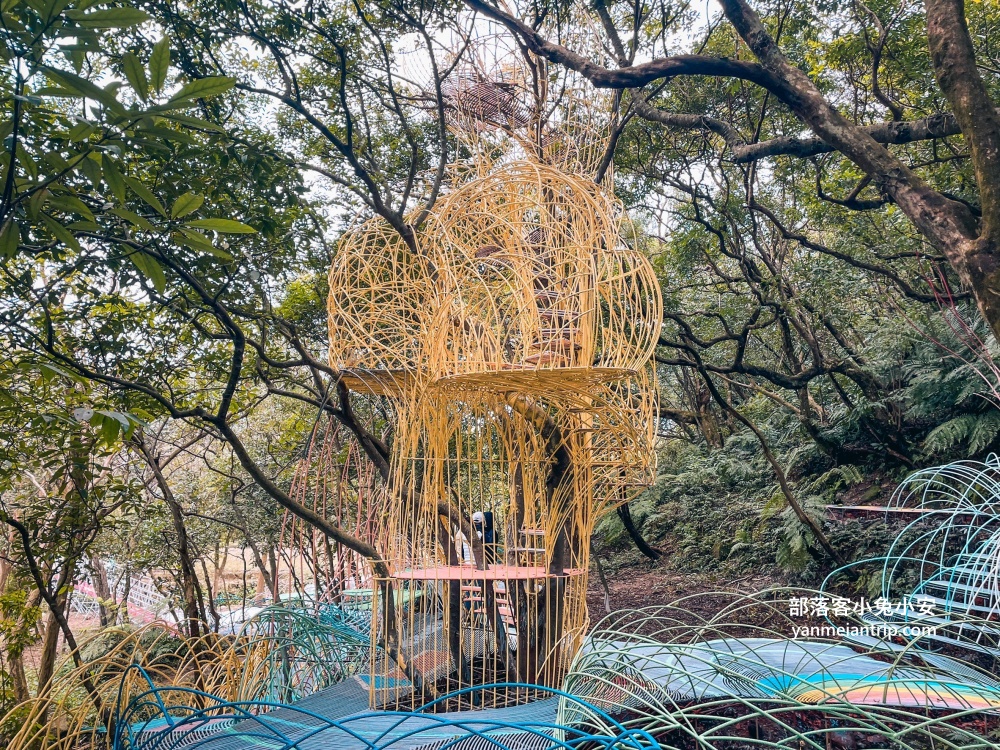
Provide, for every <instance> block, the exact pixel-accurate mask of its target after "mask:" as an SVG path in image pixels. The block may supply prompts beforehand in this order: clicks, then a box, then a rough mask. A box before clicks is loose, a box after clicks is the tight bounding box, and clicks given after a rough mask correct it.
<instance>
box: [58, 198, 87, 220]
mask: <svg viewBox="0 0 1000 750" xmlns="http://www.w3.org/2000/svg"><path fill="white" fill-rule="evenodd" d="M49 205H50V206H53V207H54V208H58V209H59V210H60V211H64V212H65V213H71V214H79V215H80V216H82V217H83V218H85V219H87V220H88V221H93V220H94V214H93V212H92V211H91V210H90V206H88V205H87V204H86V203H84V202H83V201H82V200H80V199H79V198H77V197H76V196H75V195H50V196H49Z"/></svg>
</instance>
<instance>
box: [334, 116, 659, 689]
mask: <svg viewBox="0 0 1000 750" xmlns="http://www.w3.org/2000/svg"><path fill="white" fill-rule="evenodd" d="M467 99H468V97H467ZM481 108H483V107H481ZM526 119H527V120H530V118H526ZM526 140H528V139H527V138H526ZM547 142H548V144H549V146H551V144H552V139H551V138H549V139H548V141H547ZM520 151H521V153H519V154H518V157H519V158H516V159H509V160H503V161H500V162H498V163H494V164H493V165H492V167H491V168H489V169H486V168H483V166H482V165H480V166H479V167H478V168H477V169H475V170H467V171H466V174H469V173H470V172H471V173H472V174H473V176H472V177H471V178H468V177H467V178H466V179H465V181H464V182H460V183H459V184H457V185H456V186H454V187H453V188H452V189H450V190H449V191H448V192H447V193H446V194H445V195H444V196H443V197H441V198H440V199H439V200H438V202H437V204H436V206H435V207H434V209H433V212H432V213H431V215H430V216H429V217H428V218H427V220H426V221H425V223H424V225H423V226H422V227H421V228H420V230H419V231H418V233H417V235H418V236H417V240H416V245H417V247H416V248H415V249H413V248H410V247H408V246H407V245H406V244H405V243H404V242H403V241H402V239H400V238H399V237H398V235H396V234H395V233H394V232H393V231H392V230H391V229H390V228H389V227H388V225H387V224H385V223H384V222H382V221H381V220H373V221H371V222H369V223H367V224H366V225H364V226H362V227H361V228H360V229H359V230H357V231H356V232H354V233H352V234H350V235H348V236H347V237H345V238H344V240H343V241H342V242H341V243H340V246H339V248H338V253H337V255H336V257H335V259H334V262H333V265H332V268H331V272H330V296H329V314H330V363H331V365H332V366H333V367H335V368H337V369H338V370H339V371H340V372H341V373H342V378H343V382H344V383H345V384H346V385H347V386H348V387H349V388H350V389H351V390H352V391H354V392H356V393H358V394H368V395H370V396H373V397H376V398H380V399H383V400H385V401H387V402H389V403H391V408H392V413H393V414H394V419H395V427H394V430H393V442H392V470H391V474H392V475H391V478H390V481H389V482H388V487H387V488H386V490H385V491H384V492H383V493H382V495H381V499H382V506H381V509H380V510H379V511H378V513H377V515H378V516H379V518H380V519H381V520H380V522H379V528H380V535H381V538H379V539H376V540H372V541H373V542H374V543H375V545H376V547H377V548H378V549H379V550H380V551H382V552H383V554H384V556H385V558H386V559H387V561H388V562H389V563H390V565H391V569H392V580H391V581H389V582H387V583H389V584H390V585H389V586H388V587H386V586H384V585H383V586H381V587H377V589H376V590H377V591H379V592H381V593H380V594H379V595H378V596H377V597H376V598H377V599H379V598H381V599H385V598H386V597H387V596H389V594H387V593H386V592H387V591H390V590H391V591H393V592H394V593H393V594H392V596H393V597H394V599H393V602H386V601H377V603H376V606H375V607H373V612H374V613H375V615H374V616H375V620H374V627H373V632H374V633H375V635H376V640H377V639H378V637H379V635H380V634H383V635H384V633H383V632H382V631H384V630H386V629H395V633H394V636H395V638H396V640H397V641H398V642H399V643H400V644H413V645H412V646H411V647H409V650H408V654H407V658H408V663H407V664H404V665H400V664H398V663H389V662H388V661H387V659H386V658H385V657H383V656H382V654H384V653H385V652H383V651H379V652H378V658H373V665H372V676H371V686H372V697H373V703H374V704H376V705H385V704H386V703H393V702H394V701H395V700H397V699H400V700H402V699H404V697H405V696H407V695H410V694H411V693H412V688H413V685H414V684H415V683H417V682H419V683H421V684H423V685H437V687H438V689H441V690H444V689H448V690H453V689H456V688H462V687H466V686H476V685H482V684H488V683H492V682H498V681H517V682H528V683H536V684H543V685H547V686H558V685H559V684H560V681H561V679H562V676H563V674H564V673H565V670H566V668H567V667H568V664H569V660H570V659H572V657H573V654H574V653H575V651H576V649H577V647H578V645H579V643H580V639H581V638H582V635H583V633H584V631H585V629H586V626H587V609H586V601H585V593H586V586H587V568H588V564H589V543H590V536H591V533H592V531H593V527H594V523H595V522H596V521H597V520H598V519H599V518H600V516H601V515H602V514H604V513H606V512H607V511H609V510H611V509H613V508H615V507H616V506H618V505H619V504H621V503H624V502H627V501H628V499H629V498H630V497H631V496H632V495H633V493H634V492H635V491H636V490H637V488H639V487H642V486H645V485H648V484H649V483H650V482H651V480H652V478H653V471H654V451H653V438H654V415H653V409H654V394H655V374H654V371H653V369H652V367H651V365H650V361H651V355H652V351H653V347H654V346H655V342H656V339H657V335H658V331H659V323H660V320H661V316H662V308H661V297H660V291H659V288H658V285H657V281H656V276H655V274H654V272H653V269H652V267H651V266H650V264H649V263H648V261H647V260H646V259H645V257H644V256H643V255H642V254H641V253H640V252H638V251H637V250H635V249H633V248H630V247H629V246H628V244H627V243H626V241H625V239H624V238H623V236H622V226H623V225H624V223H625V222H624V219H625V216H624V212H623V210H622V208H621V205H620V204H619V203H618V202H617V201H616V200H615V198H614V196H613V195H611V194H610V192H609V191H608V190H607V189H606V188H605V187H602V186H601V185H599V184H597V183H595V182H594V180H593V179H592V178H589V177H587V176H586V175H585V174H581V173H574V172H571V171H568V170H569V168H570V167H579V165H580V164H581V163H582V162H581V160H580V154H581V153H582V151H583V147H582V145H581V142H579V141H578V142H577V143H575V144H574V148H573V149H572V150H571V151H567V152H565V153H566V154H567V158H566V159H564V160H563V163H547V162H545V161H543V160H544V159H549V162H552V161H555V162H558V161H559V160H558V159H554V158H552V157H553V154H554V153H558V149H555V148H554V147H550V148H547V149H545V148H543V149H536V150H535V151H534V152H532V151H531V150H530V149H520ZM387 604H389V607H388V608H387V607H386V605H387ZM386 611H391V612H393V617H392V618H391V622H390V621H387V620H386V619H385V613H386ZM379 613H381V617H382V618H383V619H381V620H380V619H379V617H380V615H379ZM493 697H494V698H495V699H497V700H502V699H503V696H493Z"/></svg>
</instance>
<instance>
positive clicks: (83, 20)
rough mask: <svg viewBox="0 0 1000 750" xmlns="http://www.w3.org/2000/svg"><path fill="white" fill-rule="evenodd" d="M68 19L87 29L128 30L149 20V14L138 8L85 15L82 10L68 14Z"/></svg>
mask: <svg viewBox="0 0 1000 750" xmlns="http://www.w3.org/2000/svg"><path fill="white" fill-rule="evenodd" d="M66 17H67V18H72V19H73V20H74V21H76V22H77V23H78V24H80V25H81V26H82V27H83V28H85V29H126V28H128V27H129V26H136V25H138V24H140V23H144V22H146V21H148V20H149V18H150V16H149V14H148V13H143V12H142V11H141V10H138V9H137V8H106V9H105V10H95V11H93V12H91V13H85V12H83V11H80V10H70V11H67V12H66Z"/></svg>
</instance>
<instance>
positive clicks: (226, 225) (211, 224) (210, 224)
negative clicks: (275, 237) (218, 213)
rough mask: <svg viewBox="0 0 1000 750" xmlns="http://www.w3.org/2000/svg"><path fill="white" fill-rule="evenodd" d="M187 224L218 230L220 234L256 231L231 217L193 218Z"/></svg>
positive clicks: (251, 232)
mask: <svg viewBox="0 0 1000 750" xmlns="http://www.w3.org/2000/svg"><path fill="white" fill-rule="evenodd" d="M187 226H189V227H197V228H198V229H208V230H209V231H212V232H220V233H222V234H256V233H257V230H256V229H254V228H253V227H250V226H247V225H246V224H244V223H243V222H242V221H235V220H233V219H195V220H194V221H189V222H187Z"/></svg>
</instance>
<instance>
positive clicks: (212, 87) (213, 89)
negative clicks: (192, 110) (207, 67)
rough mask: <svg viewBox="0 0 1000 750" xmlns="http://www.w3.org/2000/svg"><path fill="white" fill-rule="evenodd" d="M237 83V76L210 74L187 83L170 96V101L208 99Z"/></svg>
mask: <svg viewBox="0 0 1000 750" xmlns="http://www.w3.org/2000/svg"><path fill="white" fill-rule="evenodd" d="M235 84H236V79H235V78H230V77H229V76H209V77H208V78H199V79H198V80H196V81H191V83H188V84H185V85H184V86H183V87H182V88H181V90H180V91H178V92H177V93H176V94H174V95H173V96H172V97H170V102H184V101H189V100H191V99H203V98H205V99H207V98H209V97H212V96H217V95H218V94H223V93H225V92H227V91H229V89H231V88H232V87H233V86H234V85H235Z"/></svg>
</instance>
